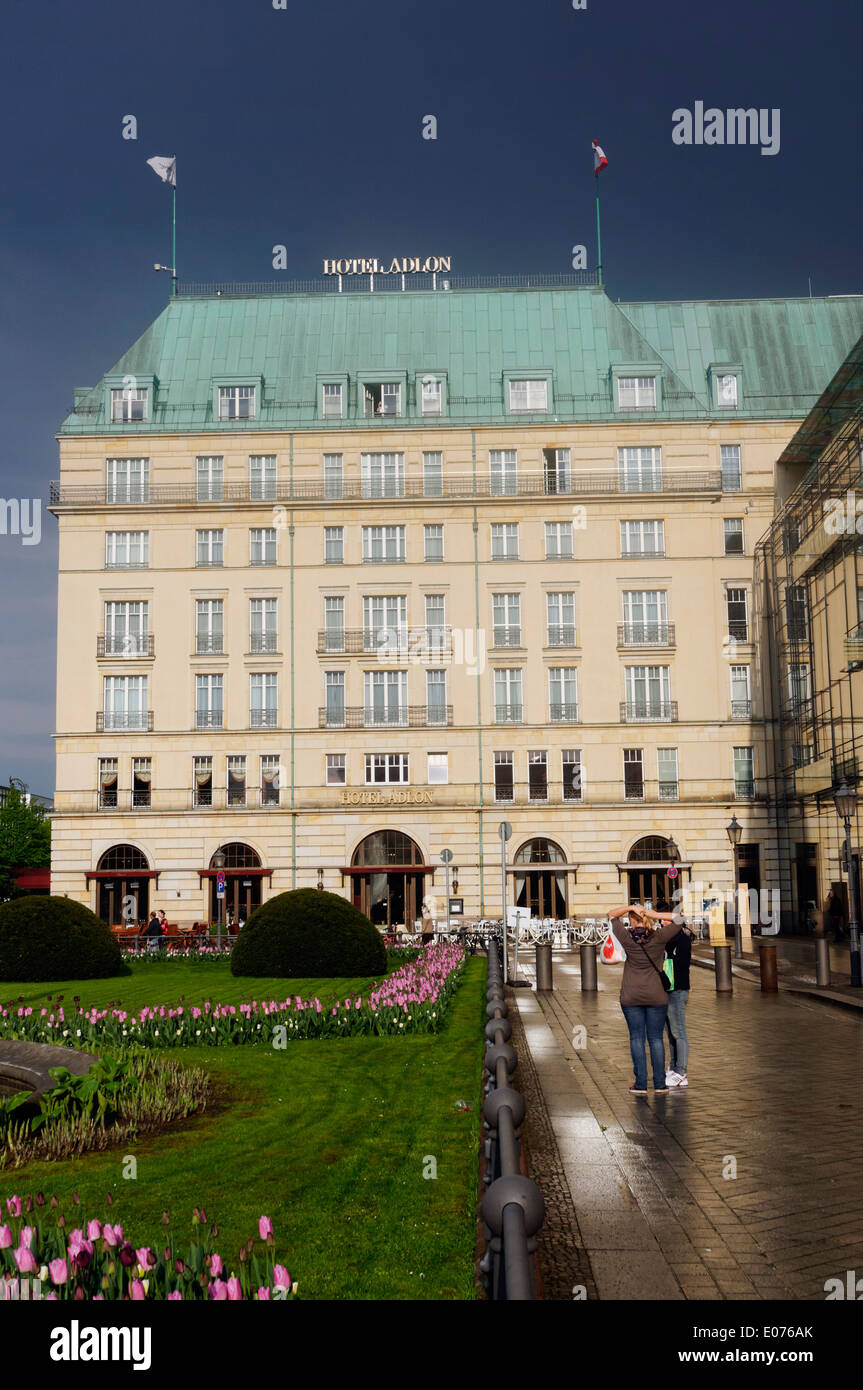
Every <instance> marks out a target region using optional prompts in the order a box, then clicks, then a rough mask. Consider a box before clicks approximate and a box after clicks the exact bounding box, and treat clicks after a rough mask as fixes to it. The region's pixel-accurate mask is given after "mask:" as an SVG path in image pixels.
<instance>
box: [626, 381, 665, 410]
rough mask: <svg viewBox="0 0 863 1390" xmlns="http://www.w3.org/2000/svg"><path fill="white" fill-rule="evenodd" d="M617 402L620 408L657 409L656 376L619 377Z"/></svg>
mask: <svg viewBox="0 0 863 1390" xmlns="http://www.w3.org/2000/svg"><path fill="white" fill-rule="evenodd" d="M617 404H618V408H619V409H620V410H655V409H656V377H655V376H620V377H618V378H617Z"/></svg>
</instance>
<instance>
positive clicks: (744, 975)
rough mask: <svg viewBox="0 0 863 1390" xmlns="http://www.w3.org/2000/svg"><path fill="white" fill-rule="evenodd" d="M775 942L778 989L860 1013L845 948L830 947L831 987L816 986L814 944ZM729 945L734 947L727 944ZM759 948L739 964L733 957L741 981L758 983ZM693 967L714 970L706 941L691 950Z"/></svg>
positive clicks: (862, 998)
mask: <svg viewBox="0 0 863 1390" xmlns="http://www.w3.org/2000/svg"><path fill="white" fill-rule="evenodd" d="M775 940H776V974H777V977H778V984H779V988H780V989H785V990H789V991H791V992H794V993H798V994H812V995H815V996H816V997H817V998H819V999H824V1000H826V1001H828V1002H832V1003H834V1004H839V1005H842V1006H848V1007H850V1008H854V1009H863V990H861V989H852V987H851V984H850V979H851V965H850V955H849V950H848V947H847V945H838V946H837V945H831V946H830V984H829V985H816V983H815V943H814V941H812V940H804V939H801V938H800V937H781V936H777V937H776V938H775ZM728 944H729V945H732V944H733V943H732V942H731V941H730V940H729V942H728ZM759 951H760V947H759V946H757V945H756V944H755V943H754V942H753V944H752V949H751V951H750V952H749V953H748V954H744V957H743V959H742V960H739V961H738V960H734V959H733V957H732V972H733V974H734V975H736V976H739V977H740V978H741V979H750V980H754V981H755V983H756V984H757V985H760V981H761V973H760V972H761V966H760V962H759ZM692 959H693V961H694V962H695V964H697V965H700V966H704V967H706V968H707V969H709V970H712V969H713V968H714V958H713V947H712V946H711V945H710V943H709V942H707V941H696V942H694V943H693V947H692Z"/></svg>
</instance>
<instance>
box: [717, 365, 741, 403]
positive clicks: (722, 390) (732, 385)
mask: <svg viewBox="0 0 863 1390" xmlns="http://www.w3.org/2000/svg"><path fill="white" fill-rule="evenodd" d="M716 404H717V405H719V406H723V407H724V408H725V409H729V410H736V409H737V377H736V376H734V374H733V373H731V372H726V373H725V375H724V376H718V377H717V378H716Z"/></svg>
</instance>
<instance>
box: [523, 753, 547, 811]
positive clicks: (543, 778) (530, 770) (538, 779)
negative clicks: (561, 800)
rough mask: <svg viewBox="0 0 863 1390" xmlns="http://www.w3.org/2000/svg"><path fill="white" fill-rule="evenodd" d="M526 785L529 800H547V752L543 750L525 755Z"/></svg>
mask: <svg viewBox="0 0 863 1390" xmlns="http://www.w3.org/2000/svg"><path fill="white" fill-rule="evenodd" d="M527 785H528V796H529V797H530V800H531V801H547V800H548V754H547V753H544V752H537V753H532V752H529V753H528V755H527Z"/></svg>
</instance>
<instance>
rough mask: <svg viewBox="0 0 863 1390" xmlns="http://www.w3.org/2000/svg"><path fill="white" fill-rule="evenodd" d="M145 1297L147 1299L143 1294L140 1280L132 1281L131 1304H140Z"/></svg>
mask: <svg viewBox="0 0 863 1390" xmlns="http://www.w3.org/2000/svg"><path fill="white" fill-rule="evenodd" d="M146 1297H147V1295H146V1294H145V1292H144V1285H143V1284H142V1283H141V1281H140V1279H133V1280H132V1302H133V1303H142V1302H143V1300H144V1299H145V1298H146Z"/></svg>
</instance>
